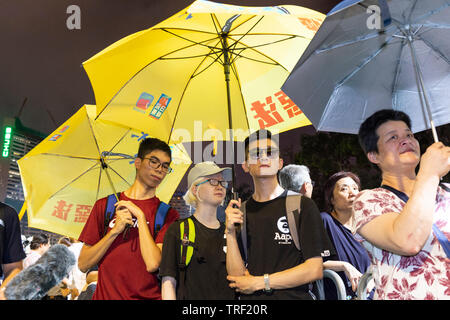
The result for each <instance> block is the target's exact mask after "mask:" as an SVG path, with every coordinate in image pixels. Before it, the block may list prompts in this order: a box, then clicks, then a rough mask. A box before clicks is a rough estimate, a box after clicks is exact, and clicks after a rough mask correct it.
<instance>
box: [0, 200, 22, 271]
mask: <svg viewBox="0 0 450 320" xmlns="http://www.w3.org/2000/svg"><path fill="white" fill-rule="evenodd" d="M0 210H2V211H3V214H2V213H0V259H1V263H0V278H1V277H2V276H3V269H2V264H8V263H13V262H18V261H21V260H23V259H24V258H25V256H26V255H25V252H24V250H23V246H22V239H21V237H20V221H19V217H18V215H17V212H16V210H14V209H13V208H11V207H10V206H8V205H6V204H4V203H2V202H0Z"/></svg>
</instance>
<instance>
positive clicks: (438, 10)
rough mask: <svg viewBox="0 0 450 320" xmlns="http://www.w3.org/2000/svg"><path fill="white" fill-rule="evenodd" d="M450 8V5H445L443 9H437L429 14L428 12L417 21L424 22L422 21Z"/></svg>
mask: <svg viewBox="0 0 450 320" xmlns="http://www.w3.org/2000/svg"><path fill="white" fill-rule="evenodd" d="M416 1H417V0H416ZM448 7H450V3H447V4H444V5H442V6H441V7H439V8H437V9H435V10H431V11H428V12H427V13H426V14H424V15H423V16H421V17H418V18H416V20H415V21H420V20H422V19H425V18H428V17H430V16H432V15H435V14H436V13H439V12H441V11H442V10H445V9H446V8H448ZM411 13H412V11H411Z"/></svg>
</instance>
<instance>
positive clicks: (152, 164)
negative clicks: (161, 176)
mask: <svg viewBox="0 0 450 320" xmlns="http://www.w3.org/2000/svg"><path fill="white" fill-rule="evenodd" d="M145 159H147V160H148V163H149V164H148V166H149V167H150V168H152V169H155V170H158V169H159V167H161V171H162V172H164V173H166V174H169V173H171V172H172V171H173V169H172V168H171V167H170V162H161V160H159V159H158V158H157V157H155V156H151V157H150V158H147V157H144V158H142V160H145ZM152 160H154V161H155V162H152ZM156 164H158V165H157V166H156V167H155V166H154V165H156ZM164 164H166V165H167V168H165V167H164Z"/></svg>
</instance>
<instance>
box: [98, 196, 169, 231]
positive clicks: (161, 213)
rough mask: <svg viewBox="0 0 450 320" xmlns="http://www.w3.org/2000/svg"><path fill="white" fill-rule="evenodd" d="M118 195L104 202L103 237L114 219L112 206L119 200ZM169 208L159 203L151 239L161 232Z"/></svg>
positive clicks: (165, 204)
mask: <svg viewBox="0 0 450 320" xmlns="http://www.w3.org/2000/svg"><path fill="white" fill-rule="evenodd" d="M119 195H120V193H118V194H117V195H116V194H114V193H113V194H110V195H109V196H108V199H107V201H106V209H105V224H104V228H103V236H105V234H106V231H107V230H108V225H109V223H110V222H111V220H112V218H113V217H114V213H115V211H116V209H115V207H114V205H115V204H116V202H117V199H118V198H119ZM169 209H170V206H169V205H168V204H167V203H165V202H162V201H160V203H159V205H158V209H157V210H156V216H155V226H154V229H153V230H154V235H153V238H154V239H156V236H157V235H158V232H159V231H160V230H161V228H162V226H163V225H164V221H165V220H166V215H167V212H168V211H169Z"/></svg>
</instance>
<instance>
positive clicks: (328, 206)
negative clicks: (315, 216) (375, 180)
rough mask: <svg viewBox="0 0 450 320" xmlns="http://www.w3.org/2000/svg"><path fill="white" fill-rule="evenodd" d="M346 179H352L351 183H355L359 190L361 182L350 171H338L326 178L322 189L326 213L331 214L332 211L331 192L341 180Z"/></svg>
mask: <svg viewBox="0 0 450 320" xmlns="http://www.w3.org/2000/svg"><path fill="white" fill-rule="evenodd" d="M347 177H348V178H352V179H353V181H355V182H356V184H357V185H358V187H359V190H361V180H360V179H359V177H358V176H357V175H356V174H355V173H353V172H350V171H339V172H336V173H335V174H333V175H332V176H331V177H329V178H328V180H327V182H325V185H324V187H323V189H324V192H323V193H324V200H325V210H327V212H328V213H331V211H333V204H332V203H331V199H332V198H333V190H334V187H335V185H336V183H337V182H338V181H339V180H341V179H342V178H347Z"/></svg>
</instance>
